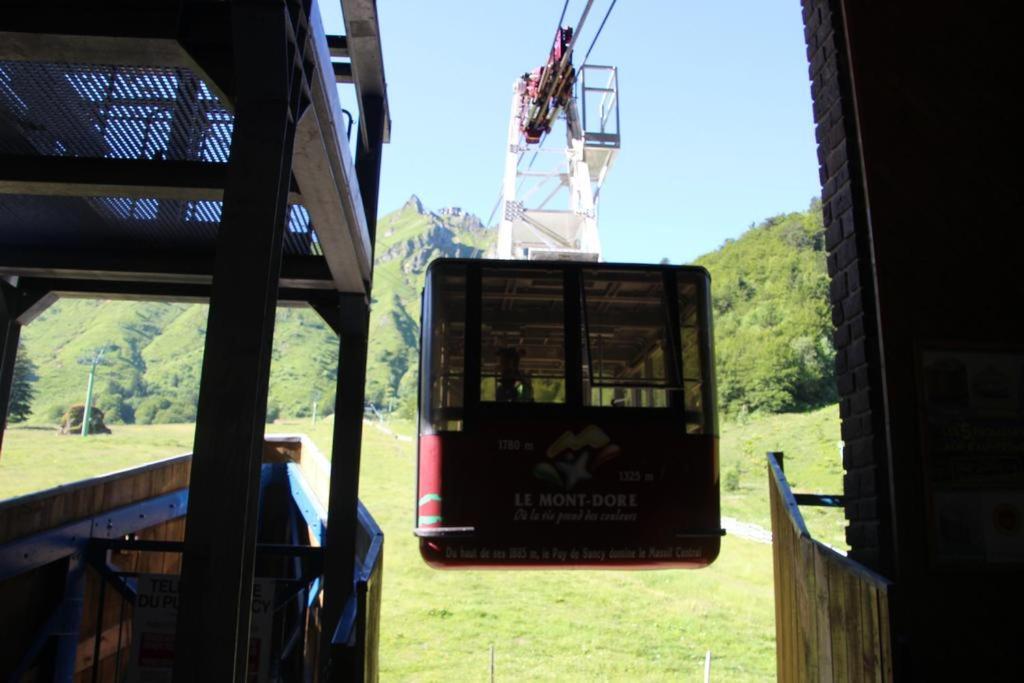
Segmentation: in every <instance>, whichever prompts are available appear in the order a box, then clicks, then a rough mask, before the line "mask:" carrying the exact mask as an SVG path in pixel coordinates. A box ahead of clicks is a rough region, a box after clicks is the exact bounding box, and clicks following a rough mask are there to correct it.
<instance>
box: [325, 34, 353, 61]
mask: <svg viewBox="0 0 1024 683" xmlns="http://www.w3.org/2000/svg"><path fill="white" fill-rule="evenodd" d="M327 47H328V48H330V51H331V57H340V58H342V59H348V57H349V54H348V39H347V38H346V37H345V36H327Z"/></svg>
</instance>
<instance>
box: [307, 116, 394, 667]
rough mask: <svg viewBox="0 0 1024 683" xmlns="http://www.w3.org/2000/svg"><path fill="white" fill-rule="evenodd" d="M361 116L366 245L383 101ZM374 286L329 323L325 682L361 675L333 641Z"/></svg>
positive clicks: (351, 570)
mask: <svg viewBox="0 0 1024 683" xmlns="http://www.w3.org/2000/svg"><path fill="white" fill-rule="evenodd" d="M362 111H363V116H365V117H366V122H365V123H366V135H365V136H363V135H360V136H359V140H358V143H357V147H356V163H355V166H356V177H357V179H358V182H359V192H360V197H361V199H362V203H363V209H364V211H365V213H366V224H367V229H368V230H369V233H370V244H371V245H374V244H375V241H376V239H375V238H376V225H377V198H378V197H377V195H378V188H379V185H380V167H381V152H382V147H383V139H384V125H385V116H386V115H385V112H384V101H383V98H381V97H377V96H366V97H363V106H362ZM371 284H372V283H366V295H365V296H363V295H358V294H342V295H341V296H340V298H339V304H338V309H337V311H336V317H335V323H334V327H335V329H336V331H337V332H338V336H339V343H340V349H339V357H338V386H337V397H336V401H335V410H334V442H333V445H332V448H331V493H330V502H329V504H328V511H327V520H328V521H327V546H326V547H327V553H326V557H325V566H324V600H325V602H324V612H323V620H322V623H323V624H324V633H323V641H322V646H321V649H320V652H321V662H320V666H321V667H327V666H328V663H329V670H328V671H329V679H330V680H332V681H347V680H355V679H358V678H361V673H362V662H363V656H364V648H365V643H352V644H351V645H352V646H351V647H347V646H344V647H340V648H332V642H333V638H334V632H335V629H336V628H337V626H338V624H339V621H340V619H341V615H342V613H343V611H344V609H345V604H346V603H347V601H348V600H349V599H350V597H354V596H355V594H354V587H355V586H354V580H355V559H356V534H357V532H358V524H359V520H358V513H357V510H358V505H359V462H360V456H361V448H362V435H363V405H364V398H365V384H366V356H367V344H368V342H369V338H368V332H369V323H370V306H369V298H370V290H371ZM332 650H333V651H332ZM343 653H344V654H343Z"/></svg>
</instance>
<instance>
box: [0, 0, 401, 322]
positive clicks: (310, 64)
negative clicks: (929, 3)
mask: <svg viewBox="0 0 1024 683" xmlns="http://www.w3.org/2000/svg"><path fill="white" fill-rule="evenodd" d="M344 14H345V25H346V31H347V35H344V36H328V35H326V33H325V32H324V29H323V26H322V25H321V23H320V19H319V12H318V11H316V10H315V6H314V8H313V10H311V11H309V12H308V14H307V13H295V16H294V21H295V26H294V30H295V31H296V38H297V40H298V41H299V42H303V43H305V45H304V46H303V49H302V57H303V60H304V64H303V69H302V70H303V75H304V77H303V79H302V81H303V82H302V88H303V91H304V92H303V98H302V99H303V103H304V106H303V107H302V109H301V113H300V116H299V119H298V121H297V122H296V133H295V143H294V153H293V158H292V160H291V162H292V163H291V168H292V178H291V192H290V194H289V204H290V206H289V211H288V218H287V227H286V230H285V238H284V249H283V262H282V269H281V278H280V290H279V299H280V301H281V303H282V304H284V305H287V304H296V303H309V302H314V301H316V300H317V299H318V298H319V297H325V296H326V297H332V296H334V297H336V293H337V292H345V293H367V292H368V284H369V281H370V274H371V267H370V262H371V259H372V246H371V245H372V228H371V226H369V225H367V219H366V212H365V210H364V206H363V200H362V197H361V192H360V187H359V183H358V180H357V177H356V170H355V167H354V164H353V154H352V151H351V149H350V142H349V135H350V134H352V135H360V136H363V137H364V140H363V142H364V144H366V143H367V142H368V141H367V140H366V139H365V136H366V135H367V131H366V124H365V117H364V116H362V115H361V111H357V112H355V113H354V114H351V113H349V112H347V111H344V110H343V109H342V107H341V104H340V102H339V98H338V92H337V88H336V87H335V86H336V84H337V83H352V84H353V85H354V86H355V90H356V97H355V101H356V103H357V104H358V106H359V109H360V110H361V109H362V108H363V102H364V99H365V97H366V96H374V97H378V98H381V99H382V101H383V108H384V120H385V125H384V134H383V141H386V140H387V138H388V135H389V127H390V126H389V121H388V116H387V96H386V86H385V81H384V70H383V62H382V57H381V47H380V41H379V29H378V21H377V13H376V6H375V3H374V2H372V0H348V1H346V2H345V3H344ZM303 15H304V16H303ZM232 60H233V53H232V29H231V4H230V3H226V2H185V1H181V0H155V1H152V2H138V3H122V2H118V3H109V2H99V1H79V2H45V3H39V2H37V3H24V4H18V5H17V6H16V7H14V8H10V9H5V17H4V18H3V20H2V22H0V278H2V279H3V280H5V281H6V282H7V284H8V285H10V286H12V287H14V288H16V289H17V290H20V291H21V292H22V293H24V294H25V295H26V300H31V302H33V305H28V304H26V305H24V306H22V309H23V310H19V311H18V313H19V322H21V323H22V324H24V323H26V322H28V320H30V319H31V318H32V317H33V315H34V314H35V313H38V311H40V310H42V308H45V306H46V305H47V304H48V303H49V302H51V301H53V300H54V299H55V297H56V296H96V297H104V298H145V299H169V300H181V301H188V300H204V299H207V298H208V296H209V288H210V283H211V281H212V273H213V263H214V256H215V250H216V246H217V235H218V231H219V225H220V214H221V207H222V198H223V193H224V187H225V182H226V177H227V168H228V158H229V152H230V146H231V134H232V129H233V124H234V111H233V110H234V94H235V83H234V73H235V72H234V66H233V62H232ZM353 120H354V122H355V124H356V125H355V127H353V125H352V123H353ZM378 144H379V143H378ZM373 191H374V193H375V192H376V188H375V187H374V188H373ZM8 291H10V290H8ZM29 293H32V296H28V295H29Z"/></svg>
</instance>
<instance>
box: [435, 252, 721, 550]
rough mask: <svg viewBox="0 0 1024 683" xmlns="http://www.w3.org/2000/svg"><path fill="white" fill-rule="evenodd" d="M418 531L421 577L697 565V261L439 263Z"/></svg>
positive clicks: (703, 340) (715, 543)
mask: <svg viewBox="0 0 1024 683" xmlns="http://www.w3.org/2000/svg"><path fill="white" fill-rule="evenodd" d="M422 330H423V332H422V340H421V341H422V346H421V358H420V368H421V383H420V389H419V390H420V438H419V470H418V491H417V511H416V514H417V527H416V535H417V536H419V539H420V552H421V554H422V556H423V558H424V559H425V560H426V561H427V562H428V563H429V564H430V565H432V566H434V567H563V568H568V567H606V568H645V567H646V568H658V567H661V568H667V567H703V566H706V565H708V564H710V563H711V562H712V561H714V559H715V557H716V556H717V555H718V550H719V543H720V536H721V530H720V528H721V519H720V513H719V488H718V487H719V483H718V436H717V434H718V432H717V420H716V412H715V390H714V376H713V370H712V365H711V359H712V357H713V355H712V348H711V320H710V299H709V278H708V275H707V272H706V271H704V270H703V269H702V268H697V267H686V266H646V265H625V264H608V263H585V262H575V263H574V262H568V261H502V260H459V259H441V260H438V261H435V262H434V263H432V264H431V266H430V267H429V269H428V271H427V277H426V284H425V288H424V293H423V327H422Z"/></svg>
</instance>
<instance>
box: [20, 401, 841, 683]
mask: <svg viewBox="0 0 1024 683" xmlns="http://www.w3.org/2000/svg"><path fill="white" fill-rule="evenodd" d="M837 412H838V411H837V410H836V409H835V407H831V408H828V409H824V410H821V411H817V412H814V413H806V414H801V415H778V416H772V417H768V418H763V419H759V420H751V421H749V422H747V423H746V424H732V425H725V426H724V427H723V430H722V431H723V438H722V453H721V467H722V471H723V473H724V472H727V471H729V470H730V469H735V470H736V471H737V477H738V485H737V487H736V490H734V491H724V490H723V496H722V503H723V514H724V515H728V516H731V517H736V518H738V519H741V520H743V521H749V522H755V523H758V524H761V525H763V526H766V527H767V526H770V524H769V519H768V505H767V479H766V476H765V464H764V452H765V451H768V450H783V451H785V452H786V456H787V457H786V470H787V473H788V474H789V476H790V477H791V478H792V479H793V480H794V481H795V483H796V484H797V485H798V487H799V488H803V489H806V490H812V491H816V492H822V493H838V492H839V491H841V486H842V470H841V467H840V465H839V457H838V448H837V445H836V440H837V439H838V415H837ZM389 427H390V428H391V429H394V430H395V432H397V433H398V434H401V435H403V436H409V435H410V434H411V432H412V426H411V425H410V424H408V423H397V424H393V425H390V426H389ZM330 430H331V425H330V424H329V423H320V424H318V425H317V426H316V427H315V428H311V427H310V425H309V424H308V423H287V422H286V423H279V424H274V425H271V426H270V431H274V432H297V431H302V432H305V433H307V434H309V435H310V436H311V437H312V438H313V440H314V441H315V442H316V443H317V445H318V446H319V447H320V448H321V450H323V451H324V452H325V453H329V452H330V442H331V431H330ZM191 444H192V426H191V425H152V426H145V427H142V426H117V427H115V433H114V434H112V435H109V436H97V437H93V438H90V439H88V440H86V441H83V440H82V439H80V438H74V437H59V436H57V435H56V434H55V432H54V431H52V430H41V429H37V428H26V427H18V426H14V427H12V428H11V429H9V430H8V432H7V434H6V436H5V438H4V454H3V457H2V459H0V498H6V497H9V496H13V495H19V494H21V493H26V492H29V491H32V490H38V489H40V488H44V487H48V486H53V485H57V484H60V483H65V482H69V481H74V480H77V479H81V478H84V477H88V476H94V475H97V474H101V473H104V472H110V471H113V470H117V469H122V468H124V467H130V466H132V465H135V464H138V463H140V462H145V461H148V460H153V459H157V458H159V457H165V456H169V455H174V454H177V453H182V452H187V451H188V450H190V449H191ZM414 472H415V448H414V446H413V443H412V442H411V441H410V440H408V439H404V438H398V437H397V435H396V434H395V433H389V432H386V431H384V430H382V429H380V428H378V426H377V425H375V424H367V425H366V428H365V429H364V448H363V463H362V474H361V497H362V499H363V501H364V503H365V504H366V506H367V507H368V508H369V510H370V511H371V512H372V513H373V515H374V517H375V518H376V519H377V521H378V523H379V524H380V525H381V527H382V528H383V529H384V532H385V539H386V540H385V556H384V568H385V572H384V602H383V607H382V610H383V614H382V622H381V624H382V625H381V652H380V661H381V666H382V674H383V677H384V678H385V679H386V680H401V681H406V680H415V681H441V680H470V681H476V680H485V679H486V678H487V676H488V670H489V661H490V654H489V653H490V648H491V647H492V646H493V647H494V651H495V663H496V678H497V679H498V680H559V681H565V680H580V681H599V680H615V681H620V680H621V681H661V680H672V681H699V680H702V675H703V661H704V655H705V652H706V651H707V650H709V649H710V650H711V651H712V662H713V664H712V677H713V679H714V680H721V681H761V680H769V679H772V678H773V677H774V675H775V652H774V612H773V609H774V608H773V588H772V561H771V548H770V546H768V545H764V544H758V543H754V542H750V541H745V540H742V539H739V538H732V537H726V539H725V540H724V542H723V548H722V553H721V555H720V557H719V559H718V561H717V562H716V563H715V564H713V565H712V566H711V567H710V568H708V569H704V570H701V571H689V572H687V571H664V572H597V571H575V572H569V571H559V572H534V571H528V572H511V571H490V572H438V571H435V570H431V569H428V568H427V567H426V566H425V565H424V564H423V563H422V562H421V561H420V559H419V556H418V553H417V550H416V542H415V539H414V538H413V536H412V534H411V526H412V519H411V517H412V502H411V497H412V495H413V494H412V487H413V479H414ZM804 512H805V514H807V513H808V512H809V511H808V510H806V509H805V510H804ZM812 512H813V511H812ZM807 516H808V523H809V525H810V526H811V530H812V533H814V534H815V535H816V536H820V537H822V538H823V539H824V540H826V542H829V543H832V544H833V545H841V543H842V526H841V523H840V521H839V520H841V517H839V516H835V515H834V516H833V517H832V518H829V517H827V516H820V517H819V516H817V515H810V514H807Z"/></svg>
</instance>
